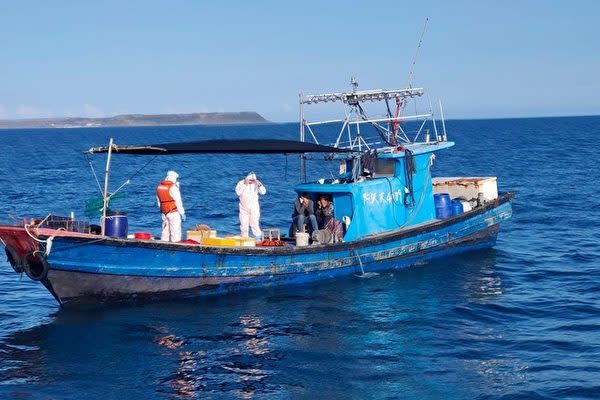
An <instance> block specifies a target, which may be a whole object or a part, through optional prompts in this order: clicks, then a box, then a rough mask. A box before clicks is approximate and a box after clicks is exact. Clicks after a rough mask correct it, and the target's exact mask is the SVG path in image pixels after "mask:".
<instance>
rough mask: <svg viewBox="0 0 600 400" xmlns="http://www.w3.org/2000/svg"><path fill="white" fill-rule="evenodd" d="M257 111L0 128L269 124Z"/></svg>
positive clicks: (1, 124)
mask: <svg viewBox="0 0 600 400" xmlns="http://www.w3.org/2000/svg"><path fill="white" fill-rule="evenodd" d="M268 123H270V121H267V120H266V119H264V118H263V117H262V116H261V115H260V114H258V113H256V112H252V111H248V112H212V113H191V114H149V115H146V114H124V115H115V116H114V117H107V118H36V119H0V129H15V128H97V127H117V126H161V125H222V124H268Z"/></svg>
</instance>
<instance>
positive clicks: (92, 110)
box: [82, 104, 106, 118]
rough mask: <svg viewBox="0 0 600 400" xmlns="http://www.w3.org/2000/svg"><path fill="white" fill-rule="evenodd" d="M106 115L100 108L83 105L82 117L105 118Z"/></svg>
mask: <svg viewBox="0 0 600 400" xmlns="http://www.w3.org/2000/svg"><path fill="white" fill-rule="evenodd" d="M105 115H106V114H105V113H104V111H102V110H101V109H99V108H98V107H96V106H94V105H92V104H84V105H83V115H82V117H87V118H100V117H104V116H105Z"/></svg>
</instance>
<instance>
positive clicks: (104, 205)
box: [100, 138, 113, 236]
mask: <svg viewBox="0 0 600 400" xmlns="http://www.w3.org/2000/svg"><path fill="white" fill-rule="evenodd" d="M112 148H113V138H110V140H109V142H108V156H107V157H106V168H105V169H104V193H103V203H102V230H101V232H100V233H101V235H102V236H104V233H105V229H106V209H107V208H108V200H109V198H108V174H109V172H110V157H111V155H112Z"/></svg>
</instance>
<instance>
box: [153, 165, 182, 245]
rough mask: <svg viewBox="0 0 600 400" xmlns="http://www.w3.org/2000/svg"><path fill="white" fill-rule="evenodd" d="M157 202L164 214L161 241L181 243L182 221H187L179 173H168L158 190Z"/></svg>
mask: <svg viewBox="0 0 600 400" xmlns="http://www.w3.org/2000/svg"><path fill="white" fill-rule="evenodd" d="M156 200H157V202H158V206H159V207H160V212H161V214H162V233H161V235H160V240H164V241H170V242H179V241H181V221H182V220H183V221H185V210H184V208H183V203H182V202H181V193H180V192H179V174H178V173H177V172H175V171H169V172H167V177H166V178H165V179H164V180H163V181H162V182H161V183H160V184H159V185H158V187H157V188H156Z"/></svg>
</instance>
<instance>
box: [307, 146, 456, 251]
mask: <svg viewBox="0 0 600 400" xmlns="http://www.w3.org/2000/svg"><path fill="white" fill-rule="evenodd" d="M453 145H454V143H453V142H435V143H415V144H409V145H404V146H399V147H397V148H395V149H393V150H391V151H387V152H376V151H374V152H369V153H364V154H363V155H362V156H356V157H350V158H344V159H342V164H341V166H340V176H339V178H337V179H327V180H325V179H319V180H318V181H315V182H309V183H303V184H299V185H297V186H296V187H295V191H296V192H297V193H298V194H300V193H303V192H306V193H307V194H308V195H309V197H310V198H311V200H313V201H315V203H316V201H317V199H318V197H319V196H320V195H323V194H325V195H328V196H329V197H330V198H331V200H332V202H333V209H334V218H335V219H337V220H339V221H343V222H345V224H346V229H345V234H344V241H352V240H357V239H360V238H363V237H365V236H369V235H374V234H377V233H381V232H385V231H390V230H395V229H400V228H404V227H408V226H413V225H417V224H421V223H424V222H428V221H431V220H433V219H435V206H434V200H433V194H434V193H433V186H432V178H431V166H432V163H433V159H434V158H435V156H434V152H435V151H437V150H441V149H444V148H448V147H451V146H453Z"/></svg>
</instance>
